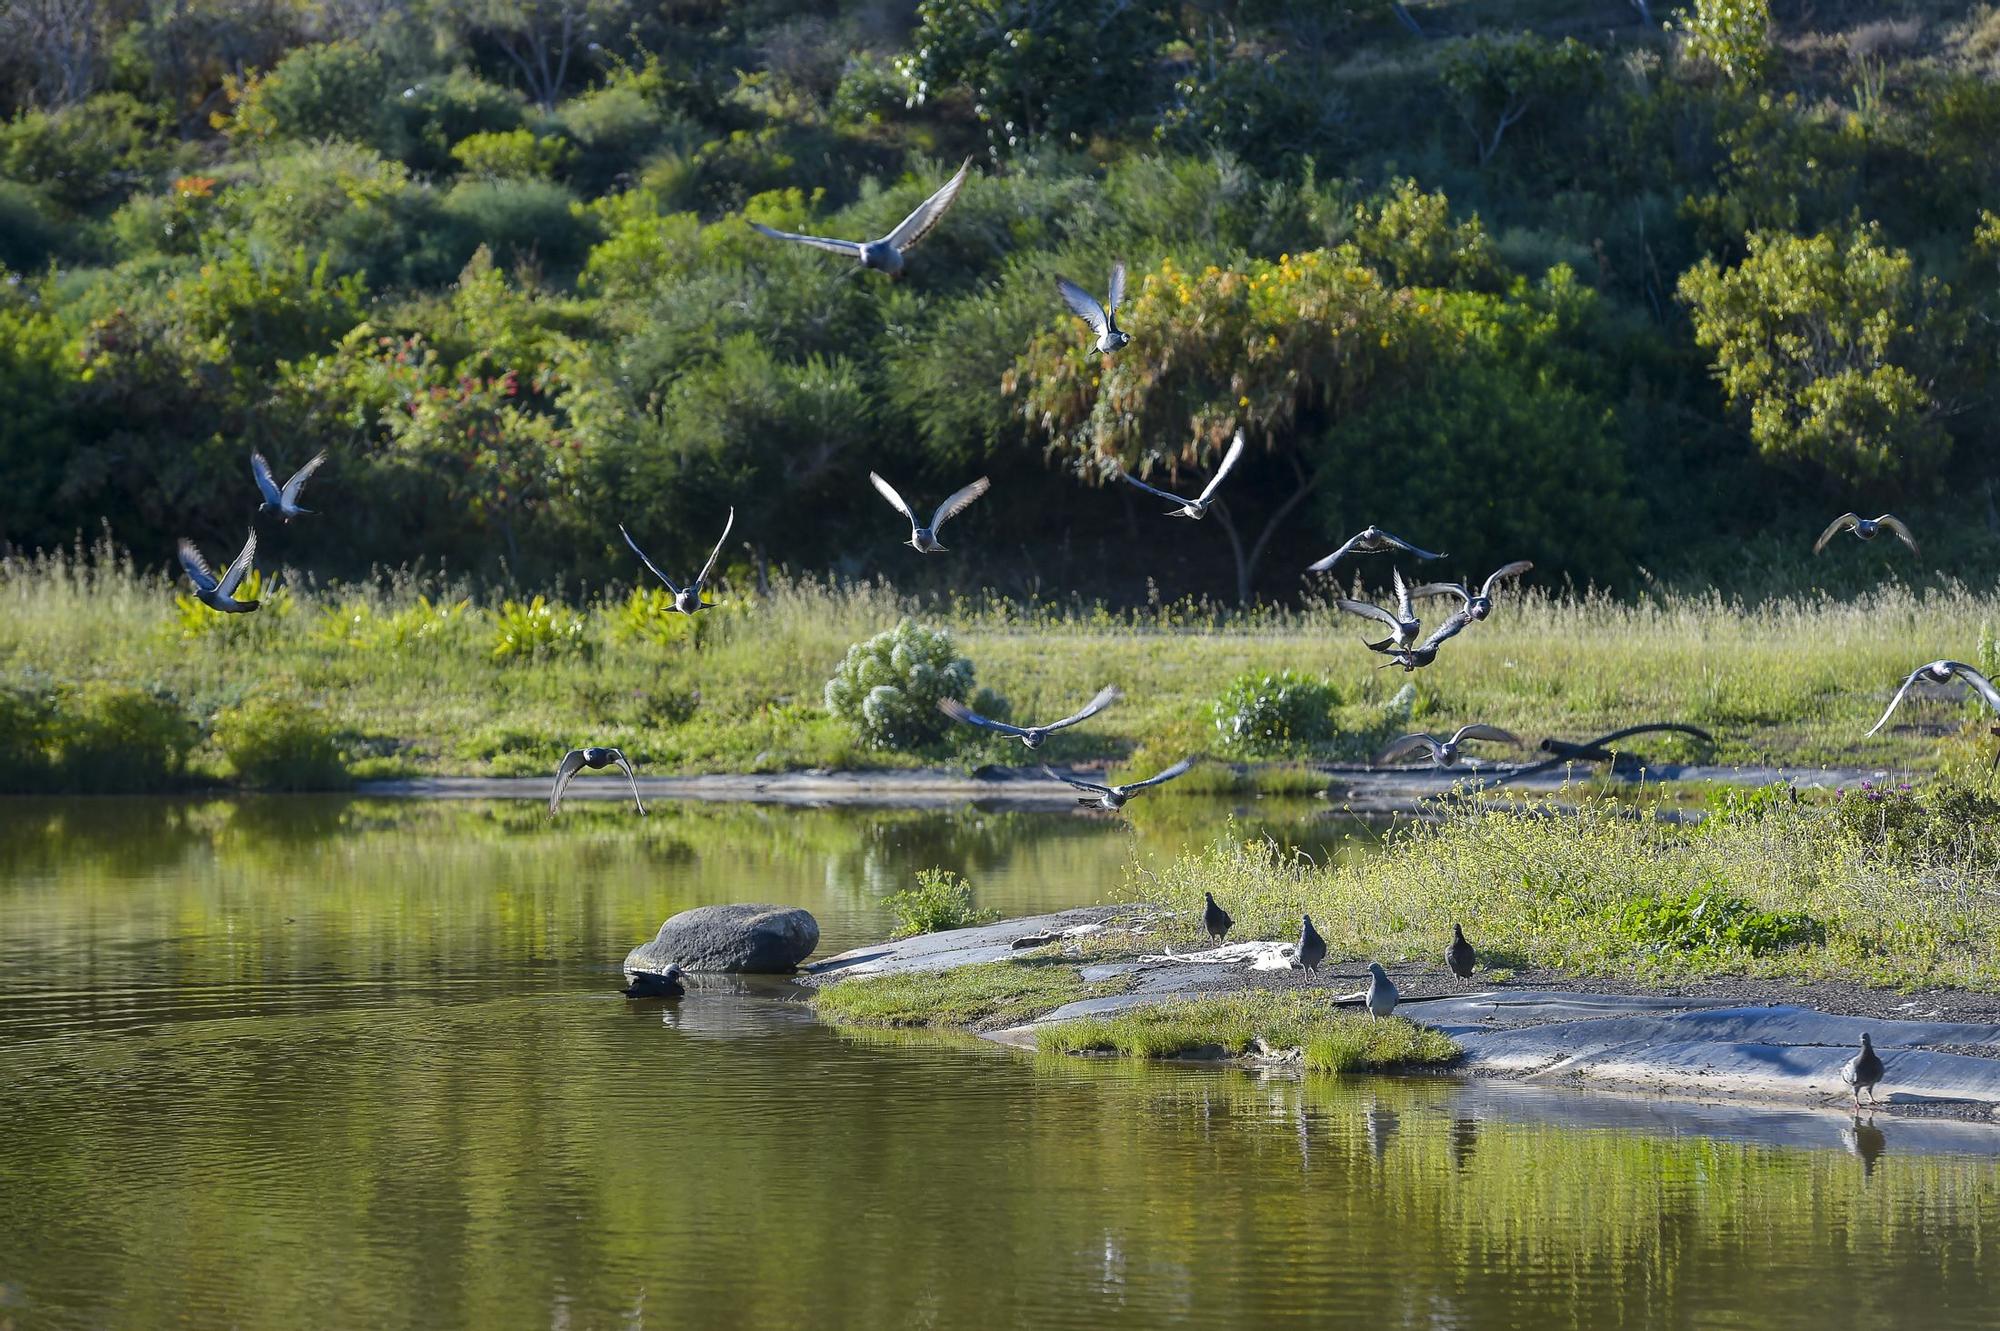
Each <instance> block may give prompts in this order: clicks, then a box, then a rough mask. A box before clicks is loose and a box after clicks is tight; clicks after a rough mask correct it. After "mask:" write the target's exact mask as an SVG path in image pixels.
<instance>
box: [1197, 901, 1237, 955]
mask: <svg viewBox="0 0 2000 1331" xmlns="http://www.w3.org/2000/svg"><path fill="white" fill-rule="evenodd" d="M1202 896H1204V897H1206V898H1207V899H1208V904H1207V905H1206V906H1204V907H1203V908H1202V912H1201V927H1202V928H1204V929H1206V930H1208V936H1209V937H1210V938H1212V939H1214V940H1215V941H1216V942H1218V943H1220V942H1222V941H1223V939H1225V938H1227V937H1228V935H1229V926H1230V925H1232V924H1234V923H1236V921H1234V920H1232V919H1230V918H1229V912H1228V911H1226V910H1224V909H1223V908H1222V907H1220V906H1218V905H1216V904H1215V893H1213V892H1204V893H1202Z"/></svg>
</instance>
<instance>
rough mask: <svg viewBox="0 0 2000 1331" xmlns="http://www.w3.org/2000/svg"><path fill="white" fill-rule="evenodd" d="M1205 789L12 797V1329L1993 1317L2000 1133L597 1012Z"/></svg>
mask: <svg viewBox="0 0 2000 1331" xmlns="http://www.w3.org/2000/svg"><path fill="white" fill-rule="evenodd" d="M1219 817H1220V814H1219V812H1218V810H1217V809H1216V807H1215V806H1214V805H1213V804H1190V805H1188V806H1187V807H1181V806H1177V805H1176V804H1175V803H1174V802H1172V801H1162V802H1160V804H1158V805H1157V806H1156V807H1155V809H1154V811H1153V812H1151V813H1149V814H1144V815H1142V816H1141V817H1140V818H1139V819H1138V821H1137V822H1126V821H1120V820H1113V819H1108V818H1092V817H1086V816H1072V815H1062V814H1023V813H1005V812H1002V813H992V812H981V811H978V810H965V811H956V812H895V811H880V810H876V811H869V810H852V809H850V810H798V809H781V810H778V809H758V808H750V807H741V806H738V807H724V808H702V807H685V806H662V807H660V808H658V809H657V810H656V812H655V816H654V817H652V818H648V819H645V820H643V821H642V820H639V819H637V818H635V817H632V816H630V815H629V813H627V814H622V815H621V814H620V813H618V812H617V811H615V810H614V809H613V808H612V807H611V806H589V805H579V806H576V808H575V811H574V814H573V813H572V811H571V810H565V812H564V815H563V817H562V818H561V819H560V820H558V821H556V822H554V823H551V822H550V821H548V820H547V819H546V818H545V817H542V816H540V814H539V813H538V811H537V810H536V808H535V807H534V806H532V805H528V804H519V803H515V804H508V803H452V804H445V803H434V804H421V803H396V802H390V801H366V800H342V799H325V798H298V799H278V798H272V799H252V800H237V801H220V800H218V801H195V802H183V801H146V800H131V801H114V800H105V801H80V800H79V801H66V802H60V803H58V802H53V801H50V802H41V801H26V800H14V801H0V1327H15V1326H18V1327H22V1328H27V1327H95V1326H119V1327H150V1326H162V1325H169V1324H171V1325H189V1326H204V1327H206V1326H219V1325H233V1326H242V1327H286V1328H290V1327H302V1326H326V1327H334V1326H389V1327H425V1328H438V1327H458V1326H466V1327H479V1328H496V1327H497V1328H509V1327H570V1328H583V1327H613V1326H615V1327H621V1328H623V1327H645V1326H656V1327H667V1326H678V1327H706V1326H717V1327H725V1326H774V1325H786V1326H857V1327H892V1326H972V1327H993V1326H1022V1327H1054V1326H1077V1327H1098V1326H1134V1327H1140V1326H1147V1327H1150V1326H1159V1325H1165V1324H1186V1325H1200V1326H1205V1327H1237V1326H1241V1327H1252V1326H1259V1327H1261V1326H1269V1325H1272V1324H1276V1323H1314V1322H1321V1321H1340V1322H1352V1321H1358V1320H1361V1319H1363V1318H1372V1319H1374V1320H1375V1321H1378V1322H1380V1323H1382V1324H1384V1325H1389V1326H1402V1325H1423V1326H1441V1327H1444V1326H1448V1327H1465V1328H1484V1327H1523V1328H1531V1327H1532V1328H1546V1327H1550V1326H1579V1327H1624V1326H1634V1327H1636V1326H1660V1325H1667V1326H1694V1325H1699V1326H1704V1327H1707V1326H1725V1327H1726V1326H1742V1327H1777V1326H1813V1327H1816V1328H1823V1327H1826V1326H1848V1325H1863V1324H1869V1323H1879V1324H1888V1323H1889V1322H1891V1321H1895V1322H1896V1323H1898V1324H1915V1325H1922V1326H1925V1327H1959V1326H1962V1327H1974V1326H1978V1327H1985V1326H1990V1325H1991V1324H1992V1312H1991V1301H1990V1291H1991V1290H1992V1289H1993V1288H1994V1287H1995V1286H1996V1282H2000V1257H1996V1254H2000V1163H1996V1158H1995V1156H1994V1155H1993V1154H1992V1152H1993V1151H1994V1150H1995V1149H1996V1141H1995V1137H1994V1136H1993V1135H1991V1134H1990V1132H1989V1130H1987V1129H1982V1128H1974V1127H1969V1126H1963V1125H1954V1124H1922V1123H1910V1122H1906V1121H1902V1120H1889V1119H1886V1118H1884V1119H1878V1120H1877V1121H1876V1122H1875V1123H1874V1124H1872V1125H1870V1124H1868V1123H1851V1122H1850V1121H1848V1120H1846V1119H1844V1118H1829V1117H1828V1116H1825V1115H1820V1114H1804V1113H1802V1114H1793V1115H1770V1116H1763V1117H1758V1116H1741V1115H1738V1116H1731V1115H1727V1114H1714V1113H1706V1114H1704V1113H1701V1112H1697V1111H1695V1110H1692V1109H1683V1108H1679V1107H1675V1106H1672V1105H1664V1104H1661V1103H1659V1102H1651V1101H1637V1100H1634V1101H1626V1100H1620V1099H1617V1098H1614V1097H1604V1096H1596V1097H1586V1096H1579V1095H1560V1094H1553V1093H1549V1092H1538V1091H1531V1090H1528V1089H1526V1088H1520V1087H1508V1086H1503V1085H1499V1084H1495V1083H1472V1084H1461V1083H1459V1082H1456V1081H1454V1080H1451V1079H1445V1078H1426V1079H1386V1078H1356V1079H1349V1080H1344V1081H1343V1080H1333V1079H1319V1078H1313V1079H1308V1080H1305V1081H1300V1080H1298V1079H1295V1078H1288V1077H1284V1076H1269V1077H1264V1076H1256V1075H1252V1074H1249V1073H1246V1072H1240V1071H1225V1070H1215V1069H1197V1068H1171V1067H1144V1066H1135V1065H1130V1064H1121V1063H1112V1062H1102V1061H1094V1060H1062V1059H1036V1058H1032V1057H1028V1056H1023V1055H1018V1054H1014V1053H1011V1052H1008V1051H1002V1050H996V1049H991V1048H987V1047H985V1046H983V1045H979V1044H977V1043H976V1042H965V1041H949V1040H947V1041H938V1040H924V1039H911V1038H896V1037H893V1036H857V1035H848V1034H842V1033H839V1032H835V1031H833V1030H829V1029H827V1028H825V1027H823V1026H821V1025H819V1024H818V1023H817V1022H815V1021H814V1019H813V1018H812V1015H811V1013H810V1011H809V1010H808V1009H807V1008H806V1007H805V1006H804V1005H803V1004H802V1003H800V1002H799V1001H797V997H796V994H795V993H794V992H793V991H792V989H791V987H790V986H788V985H784V984H774V983H761V984H745V985H742V986H740V992H703V993H701V994H699V995H697V996H696V997H692V998H690V999H688V1000H685V1001H683V1002H681V1003H679V1004H641V1003H630V1002H627V1001H626V1000H624V999H623V998H621V997H619V995H618V994H617V992H616V990H617V985H618V976H617V963H618V960H619V959H620V958H621V957H622V956H623V955H624V953H625V951H626V950H627V949H628V948H629V947H630V946H632V944H634V943H635V942H638V941H640V940H642V939H644V938H646V937H648V936H650V935H651V934H652V932H653V931H654V930H655V929H656V928H657V927H658V925H659V922H660V920H661V919H662V918H663V917H664V916H665V915H667V914H669V913H671V912H673V911H675V910H679V909H682V908H684V907H686V906H690V905H695V904H701V903H704V902H713V901H727V900H746V899H753V900H754V899H769V900H777V901H784V902H788V903H797V904H802V905H805V906H807V907H809V908H811V909H812V910H813V911H814V913H815V914H816V915H818V917H819V918H820V920H821V923H822V926H823V929H824V932H825V942H824V945H823V951H830V950H833V949H836V948H840V947H844V946H848V945H852V944H855V943H860V942H866V941H872V940H873V939H876V938H879V937H881V936H882V935H883V934H884V933H885V932H886V931H887V929H888V928H889V920H888V918H887V915H886V913H885V911H884V910H883V908H882V906H881V904H880V902H881V897H882V896H883V895H884V894H886V893H887V892H890V891H893V890H895V889H897V888H900V887H903V886H907V885H908V884H909V882H910V881H911V878H912V876H913V875H914V873H915V871H916V870H917V869H920V868H926V867H929V866H931V865H942V866H944V867H947V868H953V869H958V870H960V871H961V872H964V873H965V874H966V875H967V876H968V877H969V878H971V879H972V880H973V882H974V883H975V884H976V885H977V887H978V889H979V893H980V898H981V904H983V905H987V906H991V907H994V908H998V909H1002V910H1006V911H1008V912H1010V913H1012V912H1025V911H1031V910H1038V909H1047V908H1055V907H1061V906H1071V905H1079V904H1084V903H1087V902H1092V901H1101V900H1107V899H1113V898H1115V897H1116V896H1117V895H1118V894H1119V893H1120V892H1121V890H1122V884H1123V883H1124V881H1125V875H1126V872H1127V868H1126V866H1127V864H1128V862H1130V861H1131V860H1132V859H1133V857H1134V856H1135V855H1136V856H1137V857H1139V858H1140V860H1141V862H1143V861H1144V860H1145V859H1146V858H1147V857H1155V858H1159V859H1162V860H1164V859H1165V858H1167V857H1170V856H1172V855H1173V854H1175V853H1176V852H1177V851H1178V850H1179V849H1180V848H1181V847H1182V846H1183V845H1195V844H1199V843H1200V842H1202V841H1203V840H1205V839H1206V838H1207V837H1209V836H1210V835H1212V834H1213V833H1214V832H1215V831H1216V830H1217V828H1218V820H1219ZM1236 826H1237V827H1238V829H1239V830H1240V831H1241V832H1242V833H1243V834H1244V835H1260V834H1270V835H1275V836H1279V837H1281V838H1283V839H1285V840H1287V841H1291V842H1295V843H1297V844H1301V845H1302V846H1304V847H1306V848H1307V849H1308V850H1309V851H1311V853H1314V854H1315V855H1316V856H1317V855H1319V854H1322V853H1334V854H1338V853H1365V847H1366V843H1367V837H1368V834H1367V833H1366V832H1365V831H1364V832H1360V833H1358V834H1357V833H1356V829H1355V828H1354V827H1353V825H1351V824H1345V823H1340V822H1337V821H1334V820H1330V819H1327V818H1325V817H1321V816H1316V808H1315V806H1313V805H1311V804H1304V805H1279V804H1275V803H1266V804H1254V805H1248V806H1245V807H1244V808H1242V809H1240V810H1238V811H1237V824H1236Z"/></svg>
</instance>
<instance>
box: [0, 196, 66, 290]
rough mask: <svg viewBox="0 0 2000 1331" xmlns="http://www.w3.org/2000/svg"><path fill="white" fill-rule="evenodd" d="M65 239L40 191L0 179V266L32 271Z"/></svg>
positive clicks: (54, 215) (62, 246) (50, 207)
mask: <svg viewBox="0 0 2000 1331" xmlns="http://www.w3.org/2000/svg"><path fill="white" fill-rule="evenodd" d="M68 239H69V228H67V227H65V226H64V225H63V222H62V219H61V218H60V217H58V216H57V215H56V210H55V209H54V207H52V206H51V205H50V203H49V201H48V199H47V198H46V197H44V196H43V194H42V191H40V190H38V189H36V188H35V187H34V186H33V185H24V184H22V183H21V182H19V181H15V180H0V267H4V268H13V269H17V270H24V271H32V270H34V269H36V268H40V267H42V266H43V265H44V264H46V263H47V262H48V261H49V260H50V259H51V258H52V257H54V256H55V255H57V254H59V253H61V252H62V250H63V249H64V248H65V245H66V242H67V241H68Z"/></svg>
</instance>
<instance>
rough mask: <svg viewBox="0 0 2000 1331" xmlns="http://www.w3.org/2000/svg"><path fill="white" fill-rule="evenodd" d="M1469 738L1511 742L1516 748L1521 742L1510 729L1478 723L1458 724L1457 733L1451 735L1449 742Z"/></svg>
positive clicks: (1463, 740)
mask: <svg viewBox="0 0 2000 1331" xmlns="http://www.w3.org/2000/svg"><path fill="white" fill-rule="evenodd" d="M1469 739H1490V740H1492V741H1494V742H1495V743H1496V744H1512V745H1514V746H1515V747H1516V748H1518V747H1520V743H1521V737H1520V736H1519V735H1516V734H1514V733H1513V732H1512V731H1507V730H1502V729H1501V728H1500V727H1499V726H1489V725H1480V724H1474V725H1469V726H1460V727H1459V728H1458V733H1457V734H1456V735H1453V736H1452V737H1451V742H1452V743H1454V744H1463V743H1465V741H1467V740H1469Z"/></svg>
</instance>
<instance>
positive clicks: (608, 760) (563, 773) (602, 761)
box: [549, 749, 646, 813]
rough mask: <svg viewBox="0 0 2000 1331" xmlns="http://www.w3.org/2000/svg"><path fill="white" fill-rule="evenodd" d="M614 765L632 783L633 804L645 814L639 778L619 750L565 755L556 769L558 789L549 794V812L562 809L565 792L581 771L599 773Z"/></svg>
mask: <svg viewBox="0 0 2000 1331" xmlns="http://www.w3.org/2000/svg"><path fill="white" fill-rule="evenodd" d="M614 763H615V764H616V765H617V766H618V767H620V768H621V769H623V770H624V773H625V779H626V780H627V781H629V782H631V783H632V802H633V803H634V804H637V805H638V806H639V812H640V813H644V812H645V811H646V806H645V805H644V804H643V803H641V802H640V799H639V778H638V776H637V774H636V773H634V772H633V771H632V764H631V763H629V762H627V761H626V760H625V755H624V754H623V753H621V752H619V751H618V750H617V749H571V750H570V751H569V752H568V753H565V754H564V755H563V760H562V762H561V763H560V764H559V765H558V766H557V767H556V787H555V789H554V790H551V791H550V792H549V812H550V813H554V812H555V811H556V810H557V809H559V808H561V807H562V799H563V792H564V791H565V790H568V789H569V783H570V780H571V778H573V777H575V776H576V774H577V773H578V772H579V771H581V770H582V769H584V768H586V767H588V768H590V769H591V770H592V771H597V770H598V769H600V768H605V767H610V766H612V765H613V764H614Z"/></svg>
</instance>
